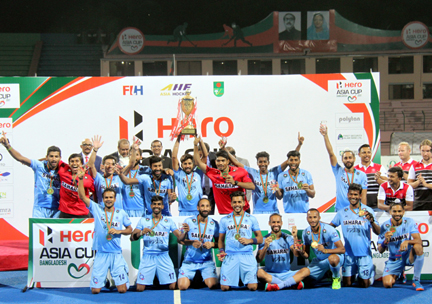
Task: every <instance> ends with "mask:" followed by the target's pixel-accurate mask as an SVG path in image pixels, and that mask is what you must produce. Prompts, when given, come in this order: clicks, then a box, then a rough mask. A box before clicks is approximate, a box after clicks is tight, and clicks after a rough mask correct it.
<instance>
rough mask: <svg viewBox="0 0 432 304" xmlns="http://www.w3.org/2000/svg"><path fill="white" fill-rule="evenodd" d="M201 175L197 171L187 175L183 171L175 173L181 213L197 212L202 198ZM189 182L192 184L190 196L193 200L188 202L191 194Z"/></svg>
mask: <svg viewBox="0 0 432 304" xmlns="http://www.w3.org/2000/svg"><path fill="white" fill-rule="evenodd" d="M201 176H202V175H201V174H199V173H198V172H197V170H194V171H192V172H191V173H189V174H186V172H184V171H183V170H182V169H179V170H177V171H174V178H175V182H176V186H177V189H178V201H179V211H180V212H196V211H197V205H198V202H199V200H200V199H201V197H202V194H203V193H202V187H201V183H202V181H201ZM188 182H189V183H192V184H191V186H190V194H191V195H192V199H191V200H188V199H187V198H186V197H187V195H188V194H189V190H188Z"/></svg>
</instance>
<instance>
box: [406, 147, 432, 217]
mask: <svg viewBox="0 0 432 304" xmlns="http://www.w3.org/2000/svg"><path fill="white" fill-rule="evenodd" d="M431 150H432V141H430V140H429V139H425V140H423V141H422V142H421V143H420V153H421V156H422V160H421V161H420V162H418V163H416V164H415V165H413V166H412V167H411V168H410V171H409V173H408V183H409V184H410V185H411V186H412V187H413V188H414V210H432V152H431Z"/></svg>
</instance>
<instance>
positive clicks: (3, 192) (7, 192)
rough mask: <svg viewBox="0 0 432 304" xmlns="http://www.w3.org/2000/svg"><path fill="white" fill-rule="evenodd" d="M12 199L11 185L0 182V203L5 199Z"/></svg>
mask: <svg viewBox="0 0 432 304" xmlns="http://www.w3.org/2000/svg"><path fill="white" fill-rule="evenodd" d="M12 200H13V187H12V186H3V185H1V184H0V204H1V203H3V202H5V201H12Z"/></svg>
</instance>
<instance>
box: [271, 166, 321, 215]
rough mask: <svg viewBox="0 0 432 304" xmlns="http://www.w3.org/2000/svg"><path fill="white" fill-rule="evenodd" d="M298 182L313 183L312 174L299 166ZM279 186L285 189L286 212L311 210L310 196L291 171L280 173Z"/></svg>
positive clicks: (284, 202)
mask: <svg viewBox="0 0 432 304" xmlns="http://www.w3.org/2000/svg"><path fill="white" fill-rule="evenodd" d="M294 180H295V181H297V183H300V182H301V183H303V184H308V185H309V186H311V185H313V180H312V175H311V174H310V173H309V172H308V171H306V170H303V169H300V168H299V172H298V174H297V179H294ZM278 183H279V188H281V189H282V190H283V204H284V210H285V212H286V213H306V212H307V211H308V210H309V197H308V196H307V194H306V191H305V190H300V189H299V187H298V185H297V183H295V182H294V181H293V180H292V179H291V177H290V174H289V171H287V172H284V173H281V174H279V178H278Z"/></svg>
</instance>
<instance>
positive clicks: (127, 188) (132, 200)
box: [121, 166, 148, 211]
mask: <svg viewBox="0 0 432 304" xmlns="http://www.w3.org/2000/svg"><path fill="white" fill-rule="evenodd" d="M147 168H148V167H147ZM141 172H142V170H141V166H140V168H139V169H138V170H130V173H129V175H128V177H130V178H133V177H134V176H135V177H137V176H138V175H139V174H143V173H141ZM144 174H145V173H144ZM121 193H122V197H123V209H125V210H143V211H144V210H145V206H144V188H143V186H142V185H141V184H135V185H126V184H123V187H122V190H121Z"/></svg>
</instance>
